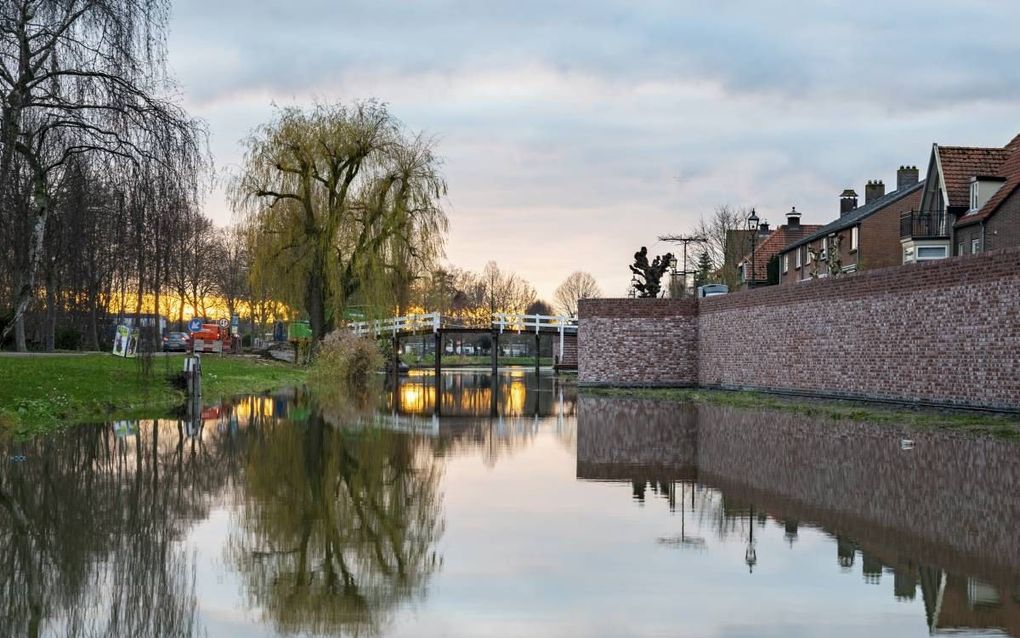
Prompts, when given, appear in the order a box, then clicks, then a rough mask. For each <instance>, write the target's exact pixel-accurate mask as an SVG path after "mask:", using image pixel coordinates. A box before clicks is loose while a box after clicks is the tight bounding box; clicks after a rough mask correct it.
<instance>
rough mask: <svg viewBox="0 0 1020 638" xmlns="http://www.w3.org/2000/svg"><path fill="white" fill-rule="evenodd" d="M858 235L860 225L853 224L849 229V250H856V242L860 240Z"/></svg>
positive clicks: (859, 233)
mask: <svg viewBox="0 0 1020 638" xmlns="http://www.w3.org/2000/svg"><path fill="white" fill-rule="evenodd" d="M860 235H861V227H860V226H854V227H853V228H851V229H850V250H857V242H858V241H860Z"/></svg>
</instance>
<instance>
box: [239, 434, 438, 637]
mask: <svg viewBox="0 0 1020 638" xmlns="http://www.w3.org/2000/svg"><path fill="white" fill-rule="evenodd" d="M250 445H251V447H250V450H249V452H248V455H247V463H246V465H245V468H244V472H243V478H242V484H243V486H244V489H243V490H242V491H241V492H240V494H239V501H240V503H239V507H238V508H237V510H236V521H235V523H234V524H233V525H232V533H231V535H230V538H229V540H228V541H227V554H228V556H229V559H230V562H231V563H232V564H233V565H234V566H235V568H236V569H237V570H238V571H239V572H240V573H241V574H242V575H243V578H244V582H245V586H246V589H247V592H248V595H249V598H250V601H251V603H252V604H253V605H254V606H257V607H258V608H260V609H262V610H264V613H265V618H266V620H267V621H268V622H271V623H272V624H273V625H274V626H275V627H276V628H277V630H278V631H281V632H284V633H299V632H313V633H316V634H337V633H340V634H345V633H351V634H353V635H364V634H366V633H368V634H375V633H378V631H379V630H380V628H381V627H382V626H383V624H384V623H385V619H386V615H387V614H388V613H389V612H390V611H391V610H392V609H393V608H394V607H395V606H396V605H397V604H398V603H400V602H403V601H404V600H406V599H410V598H412V597H416V596H420V595H421V594H422V593H423V592H424V589H425V586H426V583H427V581H428V578H429V577H430V576H431V575H432V573H433V572H434V571H435V570H436V569H437V567H438V565H439V564H440V559H439V558H438V556H437V554H436V551H435V549H434V545H435V543H436V541H437V540H438V538H439V536H440V534H441V532H442V520H441V514H440V499H439V493H438V481H439V466H438V464H437V463H436V462H435V460H434V457H433V456H432V455H431V454H429V453H428V452H427V450H424V449H422V447H421V446H420V445H418V444H417V443H416V441H415V440H413V439H411V438H409V437H406V436H403V435H401V434H400V433H397V432H392V431H387V430H364V429H342V428H334V427H330V426H329V425H328V424H327V423H326V422H325V421H324V420H323V419H322V418H321V417H319V416H317V415H315V416H312V417H310V418H309V419H308V420H307V421H305V422H304V423H302V424H301V425H300V426H299V427H295V426H294V424H293V423H290V422H276V423H273V424H270V425H268V426H267V427H264V428H261V429H260V430H259V431H258V433H257V434H255V435H254V436H253V439H252V441H251V444H250Z"/></svg>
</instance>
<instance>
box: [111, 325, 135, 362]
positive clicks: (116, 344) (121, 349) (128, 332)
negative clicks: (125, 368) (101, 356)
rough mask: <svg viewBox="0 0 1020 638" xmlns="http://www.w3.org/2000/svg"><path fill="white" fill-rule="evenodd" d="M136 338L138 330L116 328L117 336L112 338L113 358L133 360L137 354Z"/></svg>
mask: <svg viewBox="0 0 1020 638" xmlns="http://www.w3.org/2000/svg"><path fill="white" fill-rule="evenodd" d="M138 336H139V332H138V328H135V329H134V330H132V329H131V328H129V327H128V326H123V325H121V326H117V334H116V336H114V338H113V354H114V356H117V357H125V358H134V356H135V353H136V352H138Z"/></svg>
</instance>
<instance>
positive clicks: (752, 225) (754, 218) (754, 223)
mask: <svg viewBox="0 0 1020 638" xmlns="http://www.w3.org/2000/svg"><path fill="white" fill-rule="evenodd" d="M758 222H759V219H758V213H756V212H755V211H754V209H753V208H752V209H751V214H750V215H749V216H748V217H747V230H749V231H750V232H751V281H749V282H748V285H747V287H748V288H754V287H755V285H756V284H757V283H758V275H757V273H756V272H755V263H754V262H755V259H754V248H755V245H756V244H757V243H758Z"/></svg>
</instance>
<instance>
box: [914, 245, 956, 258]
mask: <svg viewBox="0 0 1020 638" xmlns="http://www.w3.org/2000/svg"><path fill="white" fill-rule="evenodd" d="M947 252H948V249H947V248H946V247H945V246H918V247H917V261H932V260H934V259H945V258H946V253H947Z"/></svg>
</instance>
